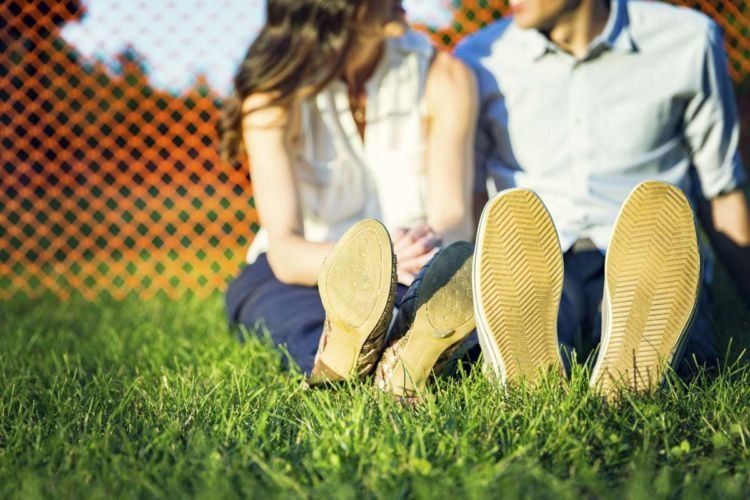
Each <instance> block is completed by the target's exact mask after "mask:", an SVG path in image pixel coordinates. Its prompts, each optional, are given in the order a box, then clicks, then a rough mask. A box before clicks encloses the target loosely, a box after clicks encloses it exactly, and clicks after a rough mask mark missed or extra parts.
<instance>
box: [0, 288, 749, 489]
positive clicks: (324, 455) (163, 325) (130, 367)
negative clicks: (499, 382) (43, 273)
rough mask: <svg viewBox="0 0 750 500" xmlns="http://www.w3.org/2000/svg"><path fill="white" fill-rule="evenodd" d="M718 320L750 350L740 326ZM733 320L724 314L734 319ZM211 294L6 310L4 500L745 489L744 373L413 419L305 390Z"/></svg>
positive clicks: (0, 481)
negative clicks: (610, 399)
mask: <svg viewBox="0 0 750 500" xmlns="http://www.w3.org/2000/svg"><path fill="white" fill-rule="evenodd" d="M725 307H727V309H725V313H726V314H724V317H725V318H726V319H727V321H728V323H726V324H725V325H724V326H723V329H724V330H723V331H724V333H725V335H726V332H727V331H729V330H727V328H729V327H728V326H727V325H733V326H731V328H736V329H735V330H731V331H734V332H736V336H737V337H741V338H742V339H744V340H743V341H746V340H747V337H748V336H749V335H748V334H749V333H750V328H748V324H750V323H748V316H747V315H744V316H743V315H742V314H741V310H740V313H738V312H737V311H738V309H737V305H736V304H735V305H734V306H732V304H731V303H729V305H728V306H725ZM732 307H734V309H732ZM280 366H281V363H280V358H279V356H278V355H277V354H276V353H275V352H274V351H273V350H272V349H270V348H269V346H268V345H266V344H264V343H263V342H261V341H258V340H251V341H249V342H248V343H246V344H244V345H241V344H239V343H238V342H236V341H234V340H233V339H232V337H231V336H230V335H229V334H228V333H227V331H226V327H225V323H224V317H223V310H222V301H221V297H219V296H218V295H216V296H213V297H211V298H210V299H209V300H199V299H196V298H190V297H187V298H184V299H181V300H178V301H170V300H167V299H163V298H155V299H151V300H148V301H140V300H137V299H134V298H130V299H126V300H124V301H121V302H118V301H114V300H112V299H106V298H102V299H101V300H99V301H97V302H87V301H85V300H84V299H80V298H79V299H75V298H74V299H72V300H69V301H66V302H61V301H58V300H56V299H50V298H47V299H40V300H28V299H24V298H17V299H13V300H10V301H8V302H5V303H2V304H0V498H34V497H94V498H97V497H110V496H115V497H170V498H172V497H183V496H198V497H211V498H221V497H233V496H237V495H243V496H249V497H265V496H271V497H289V496H292V497H308V496H319V495H324V496H326V497H354V496H365V497H376V498H391V497H422V498H433V497H436V498H447V497H457V496H458V495H461V496H469V497H485V496H502V497H509V498H513V497H529V496H534V497H554V498H579V497H581V496H586V497H618V498H619V497H629V498H642V497H646V496H648V497H650V498H653V499H657V498H672V497H677V496H680V497H688V498H690V497H709V498H710V497H722V498H736V497H743V496H745V495H747V492H748V491H750V369H749V368H747V367H745V366H744V365H742V364H739V363H737V364H734V365H733V366H727V367H724V368H723V370H722V373H721V375H720V376H718V377H716V378H713V379H709V378H707V377H700V378H699V379H698V380H697V381H694V382H691V383H690V384H688V385H686V384H684V383H682V382H680V381H678V380H675V379H671V380H670V383H669V384H668V385H667V386H666V387H665V388H664V389H663V390H660V391H658V392H657V393H655V394H651V395H646V396H641V397H631V398H628V399H626V400H625V401H623V402H622V404H620V405H618V406H612V407H610V406H607V405H605V404H603V403H602V402H601V401H600V400H598V399H597V398H595V397H594V396H592V394H591V393H590V392H589V391H588V390H587V380H586V374H585V373H584V372H582V371H581V370H577V371H576V372H575V373H574V374H573V377H572V380H571V381H570V382H569V383H568V382H562V381H559V380H550V381H549V382H548V383H547V385H545V386H544V387H542V388H541V389H539V390H536V391H530V390H527V389H526V388H523V387H521V388H515V389H513V390H510V391H505V390H502V389H500V388H498V387H496V386H495V385H493V384H492V383H490V382H489V381H487V380H485V379H483V378H482V376H481V374H480V373H479V370H475V371H473V372H471V373H468V374H464V375H463V376H459V377H458V378H455V379H446V380H441V381H439V382H438V383H437V385H436V386H435V387H434V389H433V391H432V394H433V395H432V396H431V397H430V398H428V399H427V401H426V402H425V404H424V405H422V406H421V407H419V408H417V409H409V408H403V407H401V406H399V405H398V404H396V403H394V402H393V401H391V400H390V399H388V398H387V397H384V396H383V395H381V394H378V393H376V392H374V391H373V389H372V388H371V387H369V386H368V385H367V384H366V383H355V384H351V385H349V386H345V387H342V388H341V389H340V390H337V391H330V390H328V391H324V390H314V391H310V390H304V389H302V388H301V384H300V382H301V377H300V376H299V375H294V374H291V375H290V374H288V373H285V372H283V371H282V370H281V368H280Z"/></svg>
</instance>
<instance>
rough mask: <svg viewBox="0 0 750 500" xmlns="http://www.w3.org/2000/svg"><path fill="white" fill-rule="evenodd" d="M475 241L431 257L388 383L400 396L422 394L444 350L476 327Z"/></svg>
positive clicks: (394, 392) (407, 396) (447, 249)
mask: <svg viewBox="0 0 750 500" xmlns="http://www.w3.org/2000/svg"><path fill="white" fill-rule="evenodd" d="M472 254H473V248H472V245H471V244H469V243H466V242H459V243H454V244H452V245H450V246H448V247H446V248H445V249H443V250H442V251H441V252H440V253H439V254H438V255H437V257H435V259H434V260H433V261H432V262H431V263H430V268H429V269H428V270H427V272H426V273H425V275H424V278H423V279H422V284H421V286H420V288H419V296H418V298H417V301H418V302H417V313H416V315H415V318H414V323H413V324H412V326H411V328H409V331H408V332H407V333H406V335H405V339H406V340H405V345H404V347H403V350H402V351H401V353H400V359H399V361H398V362H397V364H396V366H395V368H394V370H393V371H392V374H391V377H390V380H389V381H388V383H387V385H388V387H389V390H390V391H391V392H392V393H393V394H394V395H395V396H398V397H406V398H410V397H416V396H418V394H419V393H420V392H421V391H422V390H424V387H425V385H426V383H427V379H428V377H429V375H430V373H431V372H432V370H433V368H434V367H435V365H436V363H437V362H438V360H439V359H440V358H441V356H442V355H443V354H444V353H446V352H447V351H448V350H450V349H451V348H453V347H454V346H456V345H458V344H459V343H460V342H461V341H463V340H464V339H466V338H467V337H468V336H469V334H470V333H471V332H472V331H473V330H474V325H475V323H474V310H473V307H472V304H473V299H472V291H471V260H472V259H471V257H472Z"/></svg>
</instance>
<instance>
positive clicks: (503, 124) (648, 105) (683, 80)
mask: <svg viewBox="0 0 750 500" xmlns="http://www.w3.org/2000/svg"><path fill="white" fill-rule="evenodd" d="M456 55H457V56H458V57H459V58H461V59H462V60H464V61H465V62H467V63H468V64H469V65H470V66H471V67H472V68H473V69H474V70H475V72H476V74H477V79H478V83H479V90H480V98H481V116H480V122H479V127H478V130H477V148H476V165H477V179H478V185H477V189H478V190H481V189H484V188H485V184H484V182H485V181H486V180H489V181H490V182H489V183H488V185H489V186H490V187H494V188H495V189H497V190H501V189H505V188H509V187H515V186H522V187H527V188H530V189H533V190H534V191H536V192H537V193H538V194H539V196H540V197H541V198H542V200H543V201H544V202H545V204H546V205H547V208H548V209H549V211H550V213H551V214H552V218H553V220H554V221H555V225H556V227H557V230H558V232H559V234H560V240H561V244H562V248H563V251H565V250H567V249H569V248H570V247H571V246H572V245H573V244H574V243H575V241H576V240H579V239H587V238H588V239H590V240H592V241H593V242H594V243H595V244H596V246H597V247H599V248H600V249H602V250H604V249H606V248H607V245H608V242H609V236H610V233H611V231H612V227H613V225H614V221H615V218H616V216H617V213H618V211H619V209H620V206H621V205H622V203H623V202H624V201H625V199H626V197H627V195H628V193H629V192H630V191H631V189H632V188H634V187H635V186H636V185H637V184H639V183H640V182H642V181H644V180H647V179H660V180H664V181H667V182H670V183H673V184H676V185H678V186H680V187H682V188H683V189H685V191H686V192H688V193H700V194H702V196H704V197H706V198H708V199H710V198H713V197H715V196H717V195H719V194H721V193H724V192H728V191H731V190H733V189H736V188H738V187H739V186H740V185H742V184H743V183H744V182H745V172H744V169H743V166H742V163H741V160H740V157H739V153H738V141H739V125H738V119H737V108H736V103H735V99H734V90H733V87H732V82H731V81H730V79H729V76H728V72H727V59H726V54H725V52H724V48H723V40H722V35H721V32H720V30H719V28H718V27H717V26H716V24H715V23H714V22H713V21H712V20H710V19H709V18H708V17H706V16H705V15H703V14H700V13H698V12H696V11H693V10H689V9H686V8H679V7H674V6H671V5H666V4H662V3H659V2H645V1H632V0H631V1H627V0H614V1H613V2H612V7H611V13H610V18H609V21H608V23H607V26H606V28H605V30H604V32H603V33H602V34H601V35H600V36H599V37H598V38H597V39H596V40H594V41H593V42H592V44H591V45H590V47H589V52H588V55H587V56H586V57H584V58H583V59H581V60H577V59H576V58H574V57H573V56H572V55H570V54H568V53H566V52H564V51H562V50H561V49H560V48H559V47H557V46H556V45H555V44H553V43H552V42H551V41H549V40H548V39H547V38H546V37H545V36H544V35H543V34H541V33H540V32H538V31H535V30H524V29H521V28H519V27H518V26H517V25H515V24H514V23H513V22H512V20H511V19H503V20H500V21H498V22H497V23H495V24H493V25H491V26H489V27H487V28H485V29H484V30H482V31H480V32H479V33H477V34H475V35H473V36H471V37H469V38H467V39H466V40H465V41H464V42H462V43H461V44H460V45H459V47H458V48H457V49H456ZM693 167H694V172H695V173H697V176H692V175H691V169H692V168H693ZM692 178H695V179H697V180H698V181H699V182H698V184H699V185H692V184H691V179H692Z"/></svg>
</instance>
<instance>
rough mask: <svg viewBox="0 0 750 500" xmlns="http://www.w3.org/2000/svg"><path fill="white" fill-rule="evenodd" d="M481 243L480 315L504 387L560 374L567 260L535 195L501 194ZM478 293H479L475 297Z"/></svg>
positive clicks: (491, 208)
mask: <svg viewBox="0 0 750 500" xmlns="http://www.w3.org/2000/svg"><path fill="white" fill-rule="evenodd" d="M486 210H489V212H488V214H487V217H486V228H485V230H484V233H483V238H482V240H481V241H479V242H478V244H479V245H480V246H481V248H480V258H479V259H478V262H477V265H478V266H480V269H479V279H478V285H479V290H478V294H479V297H480V299H479V301H478V309H477V311H478V313H479V314H480V315H482V317H483V322H484V324H485V325H486V326H487V327H488V330H489V331H488V334H489V335H488V337H489V338H488V339H487V340H489V342H491V343H492V344H494V346H495V347H496V349H497V352H499V354H500V357H501V359H502V364H503V367H504V375H505V380H506V382H514V381H517V380H519V379H521V378H523V379H526V380H528V381H529V382H531V383H532V384H533V383H534V382H535V381H536V380H537V378H538V377H539V376H540V375H543V374H544V373H545V372H547V371H549V369H559V370H562V363H561V359H560V354H559V346H558V341H557V315H558V308H559V304H560V296H561V294H562V285H563V260H562V253H561V251H560V243H559V240H558V236H557V231H556V230H555V227H554V224H553V222H552V219H551V218H550V216H549V213H548V212H547V209H546V207H545V206H544V204H543V203H542V201H541V200H540V199H539V198H538V197H537V196H536V195H535V194H534V193H533V192H531V191H528V190H513V191H509V192H507V193H503V194H501V195H499V196H497V197H496V198H494V199H493V200H492V201H490V205H489V206H488V207H487V208H486ZM476 292H477V291H475V293H476Z"/></svg>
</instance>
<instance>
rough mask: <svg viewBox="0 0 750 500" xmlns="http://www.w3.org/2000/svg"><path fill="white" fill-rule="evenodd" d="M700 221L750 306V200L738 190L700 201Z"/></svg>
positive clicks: (717, 253)
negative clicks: (706, 200)
mask: <svg viewBox="0 0 750 500" xmlns="http://www.w3.org/2000/svg"><path fill="white" fill-rule="evenodd" d="M698 214H699V217H700V220H701V225H702V226H703V228H704V229H705V231H706V234H707V235H708V238H709V240H710V241H711V246H713V248H714V250H715V251H716V255H717V256H718V257H719V259H720V260H721V261H722V262H723V263H724V265H725V266H726V267H727V269H728V270H729V272H730V274H731V275H732V277H733V278H734V281H735V282H736V283H737V286H738V287H739V289H740V293H741V294H742V297H743V299H744V300H745V302H746V303H747V304H748V306H750V202H749V201H748V198H747V196H746V195H745V193H743V192H742V191H740V190H736V191H732V192H731V193H728V194H725V195H723V196H718V197H716V198H714V199H712V200H711V201H708V202H703V203H701V205H700V206H699V207H698Z"/></svg>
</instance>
